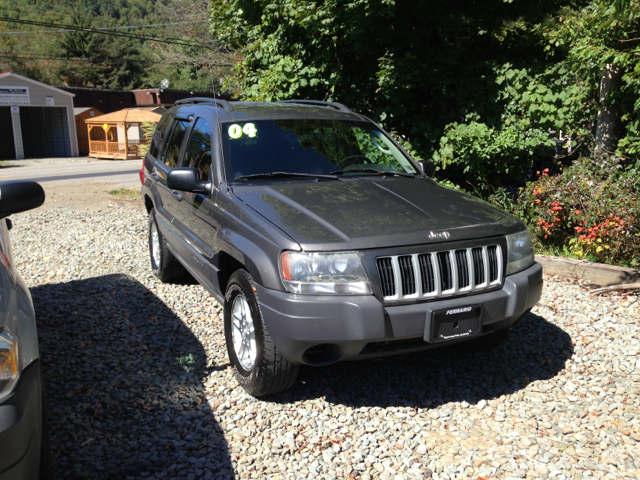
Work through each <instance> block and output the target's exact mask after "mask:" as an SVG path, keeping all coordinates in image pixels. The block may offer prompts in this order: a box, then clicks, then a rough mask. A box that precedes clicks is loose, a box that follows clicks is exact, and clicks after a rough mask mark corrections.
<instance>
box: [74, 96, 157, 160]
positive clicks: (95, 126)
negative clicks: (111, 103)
mask: <svg viewBox="0 0 640 480" xmlns="http://www.w3.org/2000/svg"><path fill="white" fill-rule="evenodd" d="M161 117H162V115H161V114H159V113H155V112H150V111H148V110H142V109H137V108H125V109H124V110H120V111H118V112H113V113H108V114H106V115H100V116H99V117H92V118H87V119H86V120H85V123H86V124H87V129H88V134H89V135H88V136H89V156H90V157H95V158H112V159H114V160H129V159H132V158H141V157H140V155H139V152H138V145H140V144H144V143H145V142H146V139H145V136H144V132H143V131H142V128H141V126H142V122H153V123H158V122H159V121H160V118H161Z"/></svg>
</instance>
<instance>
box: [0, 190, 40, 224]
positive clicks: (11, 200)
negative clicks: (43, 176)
mask: <svg viewBox="0 0 640 480" xmlns="http://www.w3.org/2000/svg"><path fill="white" fill-rule="evenodd" d="M44 199H45V194H44V190H43V189H42V187H41V186H40V184H39V183H37V182H30V181H21V182H7V183H2V184H0V218H4V217H8V216H9V215H11V214H14V213H20V212H24V211H27V210H31V209H33V208H38V207H39V206H40V205H42V204H43V203H44Z"/></svg>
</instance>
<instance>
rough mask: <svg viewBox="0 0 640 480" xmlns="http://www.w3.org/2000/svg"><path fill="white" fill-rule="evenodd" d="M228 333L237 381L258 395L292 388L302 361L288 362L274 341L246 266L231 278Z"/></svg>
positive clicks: (227, 299)
mask: <svg viewBox="0 0 640 480" xmlns="http://www.w3.org/2000/svg"><path fill="white" fill-rule="evenodd" d="M224 333H225V340H226V344H227V352H228V353H229V361H230V362H231V366H232V368H233V374H234V376H235V378H236V380H237V382H238V383H239V384H240V385H241V386H242V388H244V389H245V391H246V392H247V393H249V394H250V395H253V396H255V397H258V396H261V395H269V394H273V393H278V392H282V391H284V390H288V389H289V388H291V387H292V386H293V384H294V383H295V381H296V377H297V376H298V370H299V367H298V365H293V364H292V363H289V362H287V361H286V360H285V359H284V358H282V356H281V355H280V353H279V352H278V349H277V348H276V346H275V345H274V344H273V342H272V340H271V336H270V335H269V331H268V330H267V326H266V325H265V323H264V320H263V318H262V312H261V311H260V302H259V299H258V294H257V293H256V289H255V283H254V281H253V278H251V275H249V273H247V272H246V271H245V270H238V271H237V272H235V273H234V274H233V275H232V276H231V278H230V279H229V283H228V286H227V291H226V294H225V298H224Z"/></svg>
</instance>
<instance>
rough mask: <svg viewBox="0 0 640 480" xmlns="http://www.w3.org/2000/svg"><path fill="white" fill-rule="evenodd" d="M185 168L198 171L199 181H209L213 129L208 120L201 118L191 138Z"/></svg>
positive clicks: (185, 157)
mask: <svg viewBox="0 0 640 480" xmlns="http://www.w3.org/2000/svg"><path fill="white" fill-rule="evenodd" d="M182 166H183V167H195V168H197V169H198V180H200V181H207V180H208V179H209V171H210V170H211V129H210V128H209V124H208V123H207V122H206V120H204V119H202V118H199V119H198V121H197V122H196V124H195V126H194V127H193V130H191V136H190V137H189V143H187V148H186V150H185V153H184V161H183V162H182Z"/></svg>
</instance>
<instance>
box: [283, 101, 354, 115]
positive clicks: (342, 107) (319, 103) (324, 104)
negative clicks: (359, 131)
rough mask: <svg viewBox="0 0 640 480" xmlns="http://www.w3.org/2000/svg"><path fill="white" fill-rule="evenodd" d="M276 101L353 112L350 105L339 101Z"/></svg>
mask: <svg viewBox="0 0 640 480" xmlns="http://www.w3.org/2000/svg"><path fill="white" fill-rule="evenodd" d="M274 103H298V104H300V105H315V106H318V107H330V108H335V109H336V110H340V111H341V112H349V113H353V112H352V111H351V110H349V107H347V106H346V105H343V104H341V103H338V102H323V101H321V100H281V101H279V102H274Z"/></svg>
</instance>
